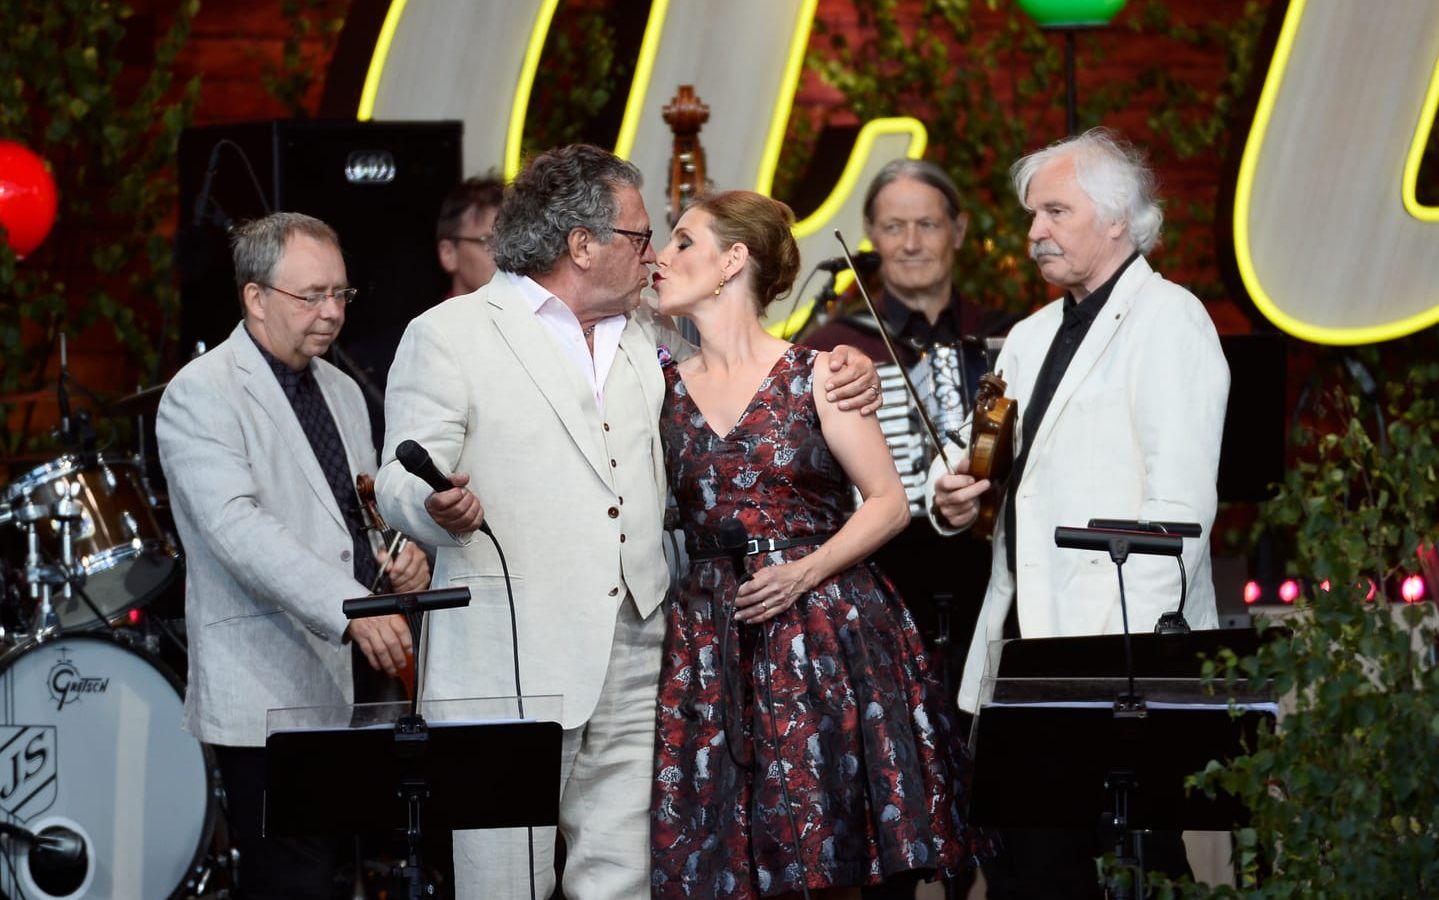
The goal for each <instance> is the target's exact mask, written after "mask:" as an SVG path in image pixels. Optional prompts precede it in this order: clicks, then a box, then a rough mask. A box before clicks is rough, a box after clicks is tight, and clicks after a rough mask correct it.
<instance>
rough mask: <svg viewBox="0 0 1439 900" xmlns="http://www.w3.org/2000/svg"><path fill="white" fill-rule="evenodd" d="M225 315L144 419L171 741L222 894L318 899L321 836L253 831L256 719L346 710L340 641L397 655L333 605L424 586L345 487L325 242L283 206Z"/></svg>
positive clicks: (341, 319) (392, 619)
mask: <svg viewBox="0 0 1439 900" xmlns="http://www.w3.org/2000/svg"><path fill="white" fill-rule="evenodd" d="M232 245H233V250H234V261H235V281H236V285H237V286H238V288H239V292H240V302H241V307H242V311H243V320H242V321H241V322H240V323H239V324H238V325H236V326H235V329H234V331H233V332H231V334H230V336H229V337H228V338H227V339H226V340H225V341H224V342H223V343H221V344H220V345H219V346H218V347H216V348H215V349H214V350H212V351H210V352H209V353H207V354H205V355H204V356H201V357H199V358H197V359H194V360H192V361H191V362H190V363H188V364H187V365H186V366H185V367H184V368H183V369H181V370H180V372H179V373H178V374H177V375H176V376H175V378H174V379H173V380H171V381H170V384H169V387H167V388H166V390H165V394H164V396H163V397H162V398H161V401H160V411H159V415H158V418H157V421H156V435H157V437H158V441H159V450H160V462H161V465H162V466H163V468H164V470H165V477H166V479H167V480H168V482H169V486H170V499H171V504H172V507H173V509H174V513H175V523H176V526H177V527H178V529H179V532H180V538H181V541H182V542H183V544H184V547H185V554H186V582H185V625H186V629H187V632H188V635H189V678H188V683H187V687H186V691H185V719H184V724H185V728H186V730H188V731H189V732H190V733H191V734H194V735H195V736H196V737H197V738H199V739H200V740H201V741H204V742H205V743H207V744H209V745H210V746H211V748H212V749H213V751H214V753H215V759H216V762H217V763H218V764H219V768H220V773H221V777H222V780H223V783H224V787H225V795H226V807H227V811H228V816H227V821H228V823H229V827H230V835H231V839H232V841H233V842H234V846H235V847H236V848H237V849H238V850H239V851H240V870H239V884H238V891H237V895H238V896H240V897H273V896H285V897H316V898H326V900H327V898H329V897H330V896H331V895H332V893H333V884H332V883H333V880H334V874H335V868H336V863H337V861H338V858H339V856H338V851H339V842H338V841H337V840H336V839H328V840H325V839H298V838H294V839H277V838H265V837H262V831H261V827H262V811H263V808H264V807H263V804H264V781H265V758H264V743H265V713H266V711H267V710H270V709H277V708H283V707H295V706H335V705H344V704H349V703H350V702H352V697H353V690H352V685H351V649H350V647H348V646H346V644H347V643H349V642H351V641H353V642H354V644H355V645H356V646H358V647H359V649H360V650H361V651H363V653H364V655H365V658H366V660H367V661H368V662H369V663H370V665H371V666H373V667H375V668H376V669H383V670H384V671H386V672H388V673H390V674H392V675H393V674H395V673H396V672H397V671H399V670H400V668H401V667H402V666H404V665H405V663H406V656H407V654H409V652H410V649H411V637H410V632H409V628H408V626H407V625H406V624H405V621H404V619H403V618H402V617H400V616H387V617H381V618H371V619H356V620H355V621H353V622H349V621H347V620H346V618H345V616H344V613H343V611H342V609H341V604H342V601H344V600H346V599H348V598H350V597H358V596H363V595H365V594H368V593H369V592H370V586H371V584H372V583H373V582H374V580H375V578H376V576H377V575H378V574H379V571H380V567H381V566H383V567H384V569H385V573H386V575H387V578H388V580H389V582H390V587H391V588H392V589H393V590H397V591H410V590H419V589H422V588H424V587H425V586H427V585H428V584H429V567H428V564H427V563H426V561H425V556H424V554H423V553H422V552H420V550H419V549H418V548H417V547H415V545H413V544H411V545H410V546H409V547H408V548H406V550H405V551H403V552H402V553H401V554H400V555H399V556H397V557H396V558H395V559H394V560H389V559H385V558H384V554H383V553H381V554H379V557H378V558H377V555H376V554H375V553H374V551H373V550H372V549H371V547H370V544H369V542H368V538H367V536H366V534H365V532H364V529H363V527H362V516H361V512H360V505H359V500H358V497H357V496H356V494H355V486H354V485H355V476H356V475H358V474H360V473H367V474H372V473H374V471H375V452H374V444H373V442H372V440H371V436H370V422H369V417H368V415H367V413H366V410H365V402H364V399H363V397H362V396H361V394H360V389H359V387H358V386H357V385H356V384H355V382H354V381H353V380H351V379H350V377H349V376H347V375H345V374H344V373H342V372H341V371H340V370H339V369H337V368H335V367H334V366H332V365H330V364H329V363H327V362H325V361H324V360H322V359H319V357H320V355H321V354H323V353H324V352H325V351H326V350H327V349H329V347H330V345H331V343H333V342H334V340H335V338H336V336H337V335H338V334H339V333H340V328H341V326H343V325H344V323H345V307H346V305H347V304H349V303H350V301H351V300H353V299H354V297H355V293H356V291H355V289H354V288H352V287H349V283H348V280H347V278H346V275H345V263H344V260H343V259H342V258H341V256H340V246H339V237H338V236H337V235H336V234H335V232H334V230H333V229H331V228H330V226H328V225H326V224H325V223H324V222H321V221H319V220H318V219H314V218H311V217H309V216H305V215H301V214H298V213H283V212H282V213H275V214H273V215H269V216H266V217H265V218H263V219H258V220H256V221H253V222H247V223H245V224H244V225H241V226H239V227H238V228H237V229H235V232H234V234H233V237H232Z"/></svg>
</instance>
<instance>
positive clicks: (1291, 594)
mask: <svg viewBox="0 0 1439 900" xmlns="http://www.w3.org/2000/svg"><path fill="white" fill-rule="evenodd" d="M1279 599H1280V600H1283V601H1284V602H1285V603H1293V602H1294V601H1295V600H1297V599H1299V582H1297V581H1295V580H1294V579H1293V578H1286V579H1284V581H1282V582H1280V584H1279Z"/></svg>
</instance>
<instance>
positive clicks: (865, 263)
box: [815, 250, 879, 275]
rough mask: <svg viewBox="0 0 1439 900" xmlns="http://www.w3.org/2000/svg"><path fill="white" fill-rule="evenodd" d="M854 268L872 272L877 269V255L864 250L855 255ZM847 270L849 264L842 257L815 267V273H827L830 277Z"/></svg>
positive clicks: (833, 258) (836, 257)
mask: <svg viewBox="0 0 1439 900" xmlns="http://www.w3.org/2000/svg"><path fill="white" fill-rule="evenodd" d="M854 267H855V268H856V269H858V270H859V271H860V272H873V271H874V270H875V269H878V268H879V254H878V253H875V252H874V251H873V250H866V251H865V252H864V253H859V254H856V255H855V257H854ZM848 268H849V263H848V262H846V261H845V258H844V257H843V256H835V257H832V258H830V259H826V260H824V261H823V262H821V263H820V264H819V265H817V266H815V269H816V270H817V271H820V272H828V273H830V274H831V275H834V274H837V273H839V272H843V271H845V270H847V269H848Z"/></svg>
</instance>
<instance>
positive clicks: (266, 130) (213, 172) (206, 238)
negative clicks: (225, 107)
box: [176, 119, 463, 443]
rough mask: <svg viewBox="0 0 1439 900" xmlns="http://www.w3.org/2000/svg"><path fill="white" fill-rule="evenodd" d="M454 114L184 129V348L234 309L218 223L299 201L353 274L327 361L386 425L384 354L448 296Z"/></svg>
mask: <svg viewBox="0 0 1439 900" xmlns="http://www.w3.org/2000/svg"><path fill="white" fill-rule="evenodd" d="M462 137H463V125H462V123H460V122H355V121H333V120H307V119H299V120H283V121H271V122H250V123H242V124H234V125H212V126H207V127H204V128H190V129H186V131H185V132H184V133H183V134H182V135H181V137H180V153H179V161H180V229H179V232H178V235H177V242H176V257H177V262H178V268H179V271H180V303H181V307H180V336H181V346H182V347H183V348H184V350H185V354H186V355H188V354H190V353H191V352H192V349H193V348H194V346H195V344H196V342H197V341H203V342H204V343H205V345H206V346H207V347H213V346H215V345H216V344H218V343H219V342H220V341H223V340H224V339H225V338H226V337H227V336H228V335H229V333H230V331H231V330H232V329H233V328H234V327H235V323H236V322H238V321H239V320H240V317H241V312H240V305H239V295H238V291H237V290H236V287H235V273H234V266H233V265H232V263H231V260H230V250H229V246H228V240H227V233H226V229H227V228H229V227H230V226H231V225H232V224H235V223H239V222H242V221H245V220H247V219H254V218H258V217H260V216H263V215H265V214H266V213H269V212H278V211H281V210H283V211H287V212H301V213H306V214H308V215H311V216H314V217H316V218H318V219H322V220H323V221H325V222H326V223H328V224H329V225H330V226H331V227H333V228H334V229H335V231H336V232H338V233H339V235H340V247H341V250H342V251H343V253H344V257H345V267H346V269H347V271H348V274H349V278H350V284H351V285H352V286H354V287H356V288H359V290H360V293H359V295H358V296H357V297H356V299H355V301H354V302H353V303H351V304H350V306H349V309H348V310H347V311H346V316H345V327H344V330H343V331H342V332H341V334H340V339H339V341H338V352H336V351H335V350H331V352H330V355H329V357H330V361H331V362H334V363H336V364H337V365H339V366H340V367H341V368H342V369H344V370H345V371H346V372H348V373H350V374H351V375H352V376H354V377H355V379H356V380H357V381H358V382H359V383H360V386H361V388H362V389H363V390H364V391H365V397H366V400H367V402H368V403H369V404H370V413H371V420H372V424H373V425H374V429H375V433H374V434H375V441H376V443H378V442H379V441H380V440H381V439H382V437H383V435H382V432H381V423H382V422H383V411H384V404H383V396H384V386H385V379H386V376H387V375H388V373H389V369H390V361H391V360H392V359H393V357H394V354H395V347H396V346H397V345H398V344H399V341H400V336H401V335H402V334H403V333H404V330H405V326H406V325H407V324H408V323H409V321H410V319H412V318H414V317H415V316H416V315H417V314H419V313H420V312H423V311H424V310H425V309H428V308H429V307H430V306H433V305H434V304H435V303H437V302H439V301H440V300H441V299H443V298H444V296H445V293H446V291H447V289H448V286H449V279H448V278H447V277H446V276H445V274H444V272H443V271H442V270H441V269H440V267H439V263H438V262H437V260H436V258H435V218H436V216H437V215H438V213H439V209H440V201H441V200H442V199H443V198H444V196H445V194H446V193H447V192H448V191H449V190H450V189H451V188H452V187H454V186H455V185H456V184H458V183H459V181H460V179H461V177H462V176H461V170H462V169H461V166H462V163H461V152H462V146H461V142H462Z"/></svg>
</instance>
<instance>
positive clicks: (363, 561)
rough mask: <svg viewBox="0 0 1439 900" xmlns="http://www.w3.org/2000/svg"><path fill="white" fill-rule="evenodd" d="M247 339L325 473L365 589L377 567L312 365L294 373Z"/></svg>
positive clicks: (340, 443)
mask: <svg viewBox="0 0 1439 900" xmlns="http://www.w3.org/2000/svg"><path fill="white" fill-rule="evenodd" d="M245 333H246V334H250V329H248V328H246V329H245ZM250 340H252V341H254V342H255V349H257V350H259V351H260V355H261V356H262V357H264V359H265V362H266V363H268V364H269V366H270V371H271V372H274V373H275V380H277V381H278V382H280V390H282V391H284V392H285V398H286V399H287V400H289V401H290V408H291V409H292V410H294V412H295V418H296V419H298V420H299V422H300V430H302V431H304V432H305V438H306V439H307V440H308V441H309V442H310V449H311V450H313V451H314V453H315V460H316V461H317V462H318V463H319V464H320V471H322V472H324V473H325V481H326V483H328V484H329V485H330V493H331V494H333V495H334V497H335V503H336V505H338V506H339V507H340V514H341V515H342V516H344V519H345V527H346V528H347V529H349V532H350V540H351V542H352V544H353V552H352V554H351V558H352V560H353V561H354V567H353V571H354V575H355V580H356V581H358V582H360V583H361V584H363V585H365V586H366V587H368V586H369V585H371V584H373V583H374V581H375V576H376V575H377V574H379V571H380V566H379V563H378V562H377V561H376V559H375V553H374V550H373V549H371V547H370V540H369V537H368V536H367V534H366V532H365V519H364V516H363V515H362V514H361V512H360V498H359V495H357V494H356V493H355V481H354V474H353V473H352V472H350V462H349V459H348V457H346V456H345V444H344V441H342V440H341V439H340V430H339V429H338V428H337V427H335V417H334V415H333V414H332V413H331V412H330V405H329V404H328V403H326V402H325V395H324V393H322V392H321V390H320V383H319V382H318V381H316V380H315V373H314V371H313V369H312V366H313V364H311V365H307V366H305V368H303V369H301V370H300V371H298V372H296V371H295V370H294V369H292V368H290V367H289V366H287V365H285V364H284V363H283V362H281V361H280V360H279V359H277V358H276V357H275V356H274V355H273V354H271V353H270V352H269V351H268V350H266V349H265V348H264V347H262V346H260V342H259V341H257V340H255V336H254V335H253V334H250Z"/></svg>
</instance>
